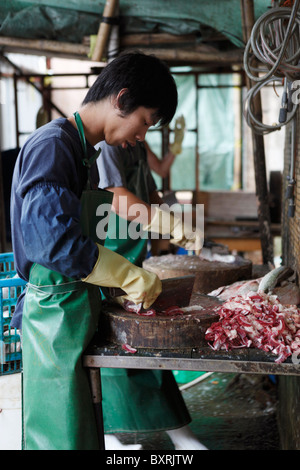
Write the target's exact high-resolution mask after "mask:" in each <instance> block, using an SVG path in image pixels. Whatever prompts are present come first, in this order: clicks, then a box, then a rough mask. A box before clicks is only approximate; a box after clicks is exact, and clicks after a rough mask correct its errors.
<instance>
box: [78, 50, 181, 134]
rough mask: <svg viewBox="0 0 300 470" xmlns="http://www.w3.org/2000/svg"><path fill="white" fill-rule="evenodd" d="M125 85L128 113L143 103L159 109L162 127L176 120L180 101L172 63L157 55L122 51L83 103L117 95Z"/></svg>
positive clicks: (122, 104)
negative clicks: (174, 117) (170, 64)
mask: <svg viewBox="0 0 300 470" xmlns="http://www.w3.org/2000/svg"><path fill="white" fill-rule="evenodd" d="M123 88H127V90H128V92H127V93H124V94H123V95H122V96H121V98H120V108H121V111H122V113H123V114H124V115H126V114H130V113H132V112H133V111H135V110H136V109H137V108H138V107H139V106H143V107H145V108H153V109H157V116H156V117H157V119H158V121H159V123H160V125H161V126H165V125H167V124H169V122H170V121H171V120H172V118H173V116H174V114H175V111H176V108H177V102H178V94H177V87H176V84H175V81H174V78H173V77H172V75H171V73H170V70H169V68H168V66H167V65H166V64H165V63H164V62H163V61H161V60H160V59H158V58H157V57H155V56H154V55H146V54H143V53H140V52H130V53H126V54H121V55H120V56H119V57H117V58H116V59H114V60H113V61H112V62H110V63H109V64H108V65H107V66H106V67H105V68H104V69H103V71H102V72H101V73H100V75H99V76H98V78H97V79H96V81H95V82H94V84H93V85H92V86H91V88H90V89H89V91H88V93H87V95H86V97H85V99H84V101H83V104H87V103H90V102H96V101H100V100H102V99H104V98H107V97H109V96H114V95H115V96H117V94H118V93H119V91H120V90H121V89H123Z"/></svg>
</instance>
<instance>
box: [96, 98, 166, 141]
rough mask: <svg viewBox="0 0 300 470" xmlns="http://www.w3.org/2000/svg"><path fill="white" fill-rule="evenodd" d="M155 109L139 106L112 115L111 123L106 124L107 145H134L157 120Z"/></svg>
mask: <svg viewBox="0 0 300 470" xmlns="http://www.w3.org/2000/svg"><path fill="white" fill-rule="evenodd" d="M155 112H156V110H155V109H152V108H144V107H143V106H140V107H139V108H137V109H136V110H135V111H133V112H132V113H130V114H127V115H125V116H122V115H121V113H120V111H118V113H116V115H115V116H114V118H113V120H112V122H111V125H110V126H109V127H108V126H106V130H105V141H106V142H107V143H108V144H109V145H121V146H122V147H123V148H126V147H127V145H131V146H133V147H134V146H135V144H136V141H137V140H138V141H143V140H145V136H146V133H147V131H148V129H149V127H151V126H154V125H155V124H156V122H157V120H156V118H155Z"/></svg>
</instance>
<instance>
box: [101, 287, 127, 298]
mask: <svg viewBox="0 0 300 470" xmlns="http://www.w3.org/2000/svg"><path fill="white" fill-rule="evenodd" d="M101 289H102V291H103V293H104V295H105V296H107V297H113V298H114V297H121V296H122V295H127V293H126V292H125V291H124V290H123V289H121V288H120V287H101Z"/></svg>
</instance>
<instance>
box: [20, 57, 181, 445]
mask: <svg viewBox="0 0 300 470" xmlns="http://www.w3.org/2000/svg"><path fill="white" fill-rule="evenodd" d="M176 107H177V89H176V85H175V82H174V79H173V77H172V75H171V74H170V71H169V69H168V67H167V66H166V65H165V64H164V63H163V62H162V61H160V60H159V59H158V58H156V57H155V56H148V55H145V54H141V53H138V52H133V53H128V54H122V55H120V56H119V57H117V58H116V59H114V60H113V61H112V62H110V63H109V64H108V65H107V66H106V67H105V68H104V69H103V71H102V72H101V73H100V75H99V77H98V78H97V79H96V81H95V82H94V84H93V85H92V86H91V88H90V89H89V91H88V93H87V95H86V97H85V99H84V101H83V103H82V105H81V107H80V109H79V111H78V112H75V113H74V115H72V116H70V117H68V118H59V119H56V120H53V121H51V122H50V123H48V124H46V125H44V126H41V127H40V128H39V129H37V130H36V131H35V132H34V133H33V134H32V135H31V136H30V137H29V138H28V139H27V141H26V142H25V144H24V146H23V147H22V149H21V151H20V154H19V156H18V159H17V161H16V165H15V169H14V175H13V181H12V190H11V228H12V244H13V251H14V259H15V266H16V270H17V273H18V275H19V276H20V277H21V278H22V279H24V280H26V281H27V282H28V284H27V289H26V292H25V294H24V295H22V296H20V297H19V299H18V302H17V305H16V310H15V312H14V316H13V320H12V326H14V327H16V328H19V329H22V337H23V341H22V354H23V402H24V413H23V416H24V443H25V449H26V450H98V449H99V448H101V444H99V441H98V436H97V427H96V420H95V415H94V410H93V406H92V400H91V392H90V387H89V383H88V376H87V370H86V369H84V368H83V366H82V354H83V352H84V350H85V349H86V347H87V345H88V344H89V342H90V340H91V338H92V337H93V335H94V333H95V331H96V329H97V328H101V322H100V324H99V325H98V323H99V314H100V311H101V295H100V289H99V287H100V286H102V287H121V288H122V290H123V291H125V292H126V296H125V297H126V298H127V299H128V300H130V301H132V302H134V303H136V304H138V303H140V302H142V303H143V306H144V308H149V307H150V306H151V305H152V303H153V302H154V300H155V299H156V298H157V296H158V295H159V294H160V292H161V281H160V280H159V279H158V277H157V276H156V275H154V274H153V273H149V272H147V271H145V270H144V269H142V268H140V267H138V266H136V265H134V264H132V263H130V262H129V261H128V260H127V259H126V258H124V257H122V256H121V255H119V254H118V253H116V252H114V251H112V250H110V249H108V248H106V247H104V246H103V243H104V235H103V234H102V235H101V237H100V238H99V236H98V237H97V231H96V224H94V226H92V225H93V224H91V223H90V221H92V220H93V217H94V216H95V214H96V208H98V207H99V205H101V204H103V203H105V204H107V203H108V201H110V202H111V199H112V198H111V194H109V193H108V192H107V191H101V190H98V189H97V188H98V183H99V175H98V171H97V165H96V163H95V161H96V158H97V157H98V155H99V152H95V147H94V146H95V145H96V144H97V143H98V142H99V141H104V140H105V141H106V142H107V144H109V145H112V146H114V145H115V146H120V147H121V148H126V147H127V146H128V145H135V143H136V141H140V140H144V139H145V135H146V132H147V131H148V129H149V127H150V126H153V125H155V124H157V123H160V124H161V125H162V126H164V125H167V124H168V123H169V122H170V121H171V120H172V118H173V116H174V114H175V110H176ZM100 177H101V175H100ZM108 196H109V197H108Z"/></svg>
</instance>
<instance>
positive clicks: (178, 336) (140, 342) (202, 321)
mask: <svg viewBox="0 0 300 470" xmlns="http://www.w3.org/2000/svg"><path fill="white" fill-rule="evenodd" d="M221 304H222V301H220V300H219V299H218V298H216V297H211V296H208V295H203V294H193V296H192V298H191V302H190V306H189V307H188V310H187V311H185V313H184V314H183V315H177V316H168V315H163V314H161V315H158V314H157V316H142V315H137V314H135V313H129V312H125V311H124V310H123V309H122V308H120V307H118V306H115V305H109V306H107V307H106V308H105V309H104V311H102V312H101V320H100V321H101V331H100V335H101V339H102V340H104V341H105V342H110V343H115V344H119V345H122V344H129V345H130V346H132V347H134V348H146V349H147V348H149V349H183V348H197V347H202V346H207V342H206V341H205V332H206V330H207V328H208V327H209V326H210V325H211V323H213V322H215V321H217V320H218V318H219V316H218V315H217V314H216V313H215V312H214V308H215V307H218V306H219V305H221Z"/></svg>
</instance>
